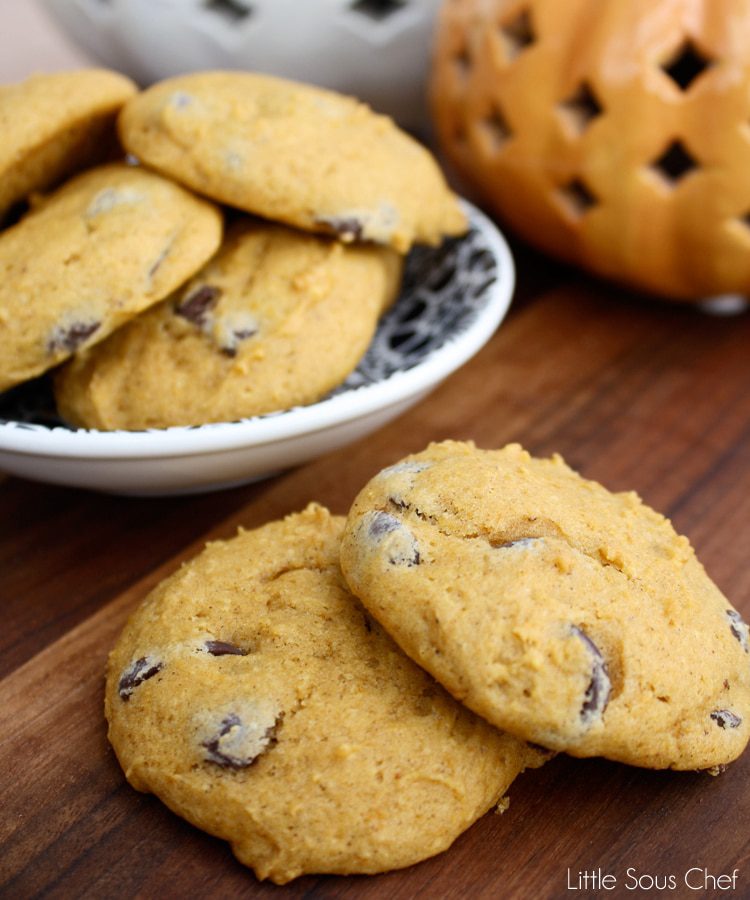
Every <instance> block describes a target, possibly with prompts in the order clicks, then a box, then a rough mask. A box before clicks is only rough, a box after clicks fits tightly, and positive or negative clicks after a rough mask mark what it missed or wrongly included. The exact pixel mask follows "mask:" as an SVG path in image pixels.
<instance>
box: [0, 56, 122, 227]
mask: <svg viewBox="0 0 750 900" xmlns="http://www.w3.org/2000/svg"><path fill="white" fill-rule="evenodd" d="M135 93H136V86H135V85H134V84H133V82H132V81H131V80H130V79H129V78H126V77H125V76H124V75H120V74H118V73H117V72H110V71H109V70H106V69H82V70H80V71H75V72H56V73H54V74H49V75H47V74H45V75H34V76H32V77H31V78H28V79H27V80H26V81H23V82H20V83H19V84H8V85H3V86H2V87H0V133H2V135H3V140H2V144H0V221H1V220H2V219H3V217H4V216H5V214H6V213H7V212H8V210H9V209H10V208H11V207H12V206H13V205H14V204H16V203H18V202H19V201H23V200H25V199H26V197H27V196H28V195H29V194H31V193H32V192H34V191H41V190H47V189H48V188H50V187H53V186H54V185H55V184H56V183H57V182H58V181H60V180H61V179H62V178H64V177H66V176H68V175H70V174H72V173H73V172H74V171H77V170H78V169H82V168H85V167H86V166H89V165H93V164H95V163H97V162H101V161H103V160H104V158H105V157H106V155H107V153H108V152H110V151H112V150H113V149H114V148H115V147H116V143H117V137H116V134H115V117H116V115H117V112H118V111H119V109H120V107H121V106H122V105H123V103H124V102H125V101H126V100H128V99H129V98H130V97H132V96H133V95H134V94H135Z"/></svg>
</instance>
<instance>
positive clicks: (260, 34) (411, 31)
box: [44, 0, 440, 131]
mask: <svg viewBox="0 0 750 900" xmlns="http://www.w3.org/2000/svg"><path fill="white" fill-rule="evenodd" d="M44 3H45V5H46V7H47V9H48V10H49V11H50V12H51V13H52V15H53V16H54V18H55V19H56V20H57V22H58V23H59V24H60V25H62V26H63V28H64V29H65V30H66V31H67V32H68V33H69V34H70V35H71V37H73V38H74V39H75V40H76V41H77V42H78V43H79V44H80V45H81V46H83V47H84V48H85V49H86V50H87V51H88V52H89V53H90V54H91V55H92V56H94V57H95V58H96V59H99V60H101V61H102V62H103V63H104V64H105V65H107V66H111V67H113V68H115V69H120V70H121V71H123V72H126V73H127V74H129V75H131V76H133V77H134V78H135V79H136V81H139V82H141V83H142V84H149V83H150V82H152V81H158V80H160V79H162V78H167V77H168V76H170V75H177V74H180V73H182V72H190V71H195V70H197V69H250V70H252V71H257V72H268V73H270V74H273V75H282V76H286V77H287V78H294V79H296V80H298V81H309V82H311V83H312V84H318V85H321V86H322V87H328V88H333V89H334V90H339V91H343V92H344V93H347V94H354V95H355V96H357V97H359V98H360V99H362V100H364V101H366V102H367V103H369V104H370V105H371V106H373V107H374V108H375V109H377V110H378V111H379V112H384V113H388V114H389V115H392V116H393V117H394V118H395V119H397V120H398V121H399V122H400V123H401V124H402V125H405V126H406V127H410V128H415V129H417V130H422V131H423V130H424V129H425V126H426V123H427V111H426V103H425V97H424V94H425V83H426V78H427V71H428V67H429V57H430V43H431V38H432V30H433V22H434V17H435V13H436V12H437V9H438V7H439V6H440V0H44Z"/></svg>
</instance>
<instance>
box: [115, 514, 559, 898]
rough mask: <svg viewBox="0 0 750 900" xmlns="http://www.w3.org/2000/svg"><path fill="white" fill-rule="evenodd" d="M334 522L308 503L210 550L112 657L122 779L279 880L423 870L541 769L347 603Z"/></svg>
mask: <svg viewBox="0 0 750 900" xmlns="http://www.w3.org/2000/svg"><path fill="white" fill-rule="evenodd" d="M343 524H344V520H343V518H336V517H332V516H330V515H329V514H328V512H327V511H326V510H324V509H323V508H321V507H318V506H315V505H311V506H310V507H308V508H307V509H306V510H305V511H304V512H303V513H300V514H298V515H293V516H289V517H288V518H286V519H284V520H283V521H278V522H273V523H271V524H268V525H266V526H264V527H262V528H259V529H257V530H255V531H250V532H240V534H239V535H238V536H237V537H235V538H233V539H232V540H229V541H225V542H217V543H212V544H209V545H208V547H207V548H206V549H205V550H204V551H203V553H201V554H200V555H199V556H198V557H197V558H196V559H194V560H192V561H191V562H190V563H188V564H187V565H185V566H183V567H182V569H180V570H179V571H178V572H177V573H175V574H174V575H173V576H171V577H170V578H168V579H167V580H166V581H165V582H163V583H162V584H161V585H160V586H159V587H157V588H156V590H154V591H153V592H152V593H151V594H150V596H149V597H148V598H147V599H146V600H145V602H144V603H143V605H142V606H141V608H140V609H139V610H137V611H136V613H135V614H134V615H133V616H132V618H131V619H130V621H129V622H128V624H127V626H126V628H125V630H124V631H123V633H122V635H121V637H120V639H119V641H118V643H117V646H116V647H115V649H114V651H113V652H112V654H111V656H110V660H109V668H108V676H107V688H106V715H107V719H108V720H109V738H110V741H111V742H112V745H113V746H114V749H115V752H116V753H117V756H118V759H119V760H120V763H121V765H122V767H123V769H124V771H125V774H126V776H127V778H128V781H130V783H131V784H132V785H133V786H134V787H136V788H138V789H139V790H142V791H150V792H153V793H154V794H156V795H157V796H158V797H160V798H161V799H162V800H163V801H164V802H165V803H166V804H167V805H168V806H169V807H170V809H172V810H174V811H175V812H177V813H178V814H179V815H181V816H183V817H184V818H186V819H187V820H188V821H190V822H192V823H193V824H195V825H197V826H198V827H200V828H203V829H205V830H206V831H208V832H210V833H212V834H214V835H217V836H219V837H221V838H224V839H225V840H228V841H230V842H231V844H232V848H233V850H234V852H235V854H236V855H237V857H238V858H239V859H240V861H241V862H243V863H245V864H246V865H249V866H251V867H252V868H253V869H254V870H255V872H256V873H257V875H258V876H259V877H260V878H270V879H272V880H273V881H276V882H279V883H284V882H287V881H289V880H290V879H292V878H295V877H296V876H298V875H301V874H303V873H306V872H330V873H356V872H361V873H373V872H380V871H384V870H387V869H392V868H398V867H401V866H407V865H410V864H411V863H414V862H417V861H419V860H421V859H424V858H426V857H428V856H432V855H433V854H435V853H438V852H440V851H441V850H443V849H445V848H446V847H448V846H449V845H450V844H451V843H452V841H453V840H454V839H455V838H456V836H457V835H458V834H459V833H460V832H461V831H463V829H465V828H467V827H468V826H469V825H470V824H471V823H472V822H473V821H474V820H475V819H477V818H478V817H479V816H480V815H482V813H484V812H485V811H486V810H487V809H489V808H490V807H491V806H492V805H493V804H495V803H496V802H497V801H498V798H500V797H501V796H502V794H503V793H504V791H505V790H506V788H507V787H508V785H509V784H510V783H511V782H512V780H513V779H514V778H515V776H516V775H517V774H518V773H519V772H520V771H521V770H522V769H523V768H524V767H525V766H528V765H538V764H540V763H541V761H542V755H541V754H539V753H537V752H536V751H534V750H533V749H531V748H529V747H527V746H526V745H525V744H523V743H521V742H519V741H517V740H516V739H515V738H511V737H509V736H508V735H505V734H502V733H501V732H499V731H497V730H496V729H494V728H492V727H491V726H489V725H488V724H487V723H485V722H484V721H483V720H482V719H480V718H479V717H478V716H475V715H474V714H473V713H471V712H469V710H467V709H465V708H464V707H462V706H461V705H460V704H458V703H456V702H455V701H454V700H452V699H451V697H449V696H448V694H447V693H445V692H444V691H443V689H442V688H440V686H439V685H437V684H436V683H435V682H434V681H433V680H432V678H430V676H429V675H427V673H425V672H423V671H422V670H421V669H420V668H418V667H417V666H416V665H415V664H414V663H413V662H411V660H409V659H408V658H407V657H406V656H404V654H402V653H401V651H400V650H399V649H398V648H397V647H396V645H395V644H394V643H393V642H392V641H391V639H390V638H389V637H388V635H387V634H386V633H385V632H384V631H383V630H382V628H381V627H380V626H379V625H378V624H377V623H376V622H374V621H373V620H372V619H371V618H370V616H369V615H368V614H367V613H366V612H365V611H364V609H363V608H362V607H361V605H360V604H359V603H358V601H357V600H356V599H355V598H354V597H352V595H351V594H350V593H349V591H348V590H347V588H346V585H345V583H344V580H343V577H342V575H341V572H340V570H339V566H338V556H339V540H340V535H341V530H342V527H343Z"/></svg>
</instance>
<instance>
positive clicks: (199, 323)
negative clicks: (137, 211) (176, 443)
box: [56, 220, 401, 429]
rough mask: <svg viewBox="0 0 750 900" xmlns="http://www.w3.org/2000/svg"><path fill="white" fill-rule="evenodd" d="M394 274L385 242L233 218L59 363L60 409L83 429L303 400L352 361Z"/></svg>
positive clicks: (226, 415) (211, 415) (175, 420)
mask: <svg viewBox="0 0 750 900" xmlns="http://www.w3.org/2000/svg"><path fill="white" fill-rule="evenodd" d="M400 273H401V257H400V256H399V255H398V254H397V253H395V252H394V251H393V250H390V249H388V248H385V247H374V246H351V247H350V246H346V245H344V244H341V243H340V242H338V241H334V240H331V239H329V238H323V237H319V236H317V235H311V234H305V233H303V232H299V231H294V230H292V229H290V228H286V227H284V226H280V225H271V224H268V223H264V222H260V221H254V220H245V221H243V222H237V223H236V224H235V225H234V226H233V228H232V229H231V231H230V232H229V233H228V235H227V238H226V240H225V242H224V244H223V246H222V248H221V250H220V251H219V253H218V254H217V255H216V256H215V257H214V258H213V259H212V260H211V261H210V262H209V263H208V264H207V265H206V266H205V267H204V268H203V270H202V271H201V272H199V273H198V275H196V276H195V277H194V278H193V279H192V280H191V281H190V283H189V284H188V285H186V286H185V287H184V288H182V289H180V291H179V292H178V293H177V294H176V295H175V296H174V297H172V298H171V299H170V300H167V301H165V302H164V303H162V304H160V305H159V306H158V307H156V308H154V309H152V310H149V312H148V313H146V314H145V315H143V316H139V317H138V318H136V319H134V320H133V321H132V322H130V323H129V324H128V325H127V326H125V327H124V328H122V329H120V330H119V331H118V332H117V333H116V334H113V335H112V336H111V337H110V338H109V339H108V340H106V341H104V342H103V343H101V344H98V345H97V346H96V347H93V348H91V349H90V350H88V351H84V352H82V353H79V354H76V356H75V357H74V359H73V360H71V361H70V363H68V365H67V366H65V367H64V368H63V369H62V370H61V371H60V373H59V375H58V377H57V379H56V395H57V403H58V407H59V409H60V412H61V414H62V416H63V417H64V418H65V419H67V420H68V421H69V422H71V423H73V424H76V425H83V426H85V427H87V428H102V429H115V428H120V429H139V428H157V427H167V426H170V425H199V424H202V423H204V422H221V421H232V420H235V419H239V418H242V417H245V416H253V415H258V414H260V413H265V412H270V411H272V410H278V409H286V408H289V407H291V406H295V405H300V404H305V403H311V402H313V401H315V400H318V399H319V398H320V397H322V396H323V395H324V394H326V393H327V392H328V391H329V390H331V389H332V388H333V387H335V386H336V385H338V384H340V383H341V382H342V381H343V380H344V379H345V378H346V376H347V375H348V374H349V373H350V372H351V371H352V370H353V369H354V368H355V367H356V365H357V363H358V362H359V360H360V358H361V356H362V355H363V353H364V352H365V350H366V349H367V346H368V344H369V343H370V340H371V339H372V335H373V333H374V331H375V326H376V324H377V320H378V317H379V316H380V314H381V312H382V311H383V310H384V309H385V308H386V307H387V306H388V305H389V304H390V303H391V301H392V300H393V298H394V296H395V294H396V291H397V289H398V283H399V276H400Z"/></svg>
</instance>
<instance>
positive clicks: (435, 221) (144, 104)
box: [119, 72, 467, 252]
mask: <svg viewBox="0 0 750 900" xmlns="http://www.w3.org/2000/svg"><path fill="white" fill-rule="evenodd" d="M119 132H120V137H121V140H122V142H123V144H124V146H125V147H126V148H127V150H128V151H129V152H130V153H132V154H134V155H135V156H137V157H138V158H139V159H140V160H141V161H142V162H143V163H144V164H146V165H148V166H151V167H153V168H155V169H157V170H158V171H160V172H162V173H164V174H166V175H168V176H169V177H171V178H174V179H176V180H177V181H180V182H182V183H183V184H185V185H187V186H188V187H190V188H192V189H193V190H195V191H198V192H199V193H201V194H205V195H206V196H208V197H211V198H213V199H215V200H219V201H221V202H223V203H226V204H228V205H230V206H235V207H238V208H240V209H243V210H245V211H247V212H250V213H255V214H257V215H261V216H264V217H265V218H268V219H272V220H275V221H281V222H285V223H287V224H288V225H293V226H296V227H297V228H302V229H306V230H310V231H316V232H322V233H325V234H333V235H336V236H337V237H339V238H340V239H341V240H344V241H352V240H367V241H375V242H377V243H380V244H388V245H390V246H392V247H394V248H395V249H396V250H399V251H402V252H405V251H406V250H408V249H409V248H410V247H411V245H412V244H413V243H415V242H417V243H427V244H437V243H439V242H440V240H441V239H442V238H443V237H444V236H446V235H457V234H462V233H464V232H465V231H466V227H467V225H466V218H465V216H464V214H463V212H462V211H461V208H460V206H459V203H458V200H457V198H456V197H455V196H454V195H453V193H452V192H451V191H450V190H449V188H448V186H447V184H446V181H445V179H444V178H443V175H442V173H441V171H440V168H439V167H438V165H437V163H436V162H435V160H434V158H433V157H432V155H431V154H430V153H429V151H428V150H426V149H425V148H424V147H423V146H422V145H421V144H419V143H417V142H416V141H415V140H413V139H412V138H411V137H409V135H407V134H406V133H405V132H403V131H401V130H400V129H399V128H397V127H396V125H395V124H394V123H393V121H392V120H391V119H389V118H387V117H386V116H380V115H377V114H375V113H374V112H372V111H371V110H370V109H369V108H368V107H367V106H365V105H364V104H362V103H359V102H358V101H357V100H355V99H353V98H351V97H345V96H343V95H341V94H337V93H334V92H332V91H327V90H323V89H321V88H316V87H312V86H310V85H305V84H298V83H296V82H292V81H286V80H284V79H280V78H273V77H271V76H267V75H258V74H254V73H248V72H199V73H196V74H192V75H184V76H179V77H177V78H171V79H168V80H166V81H162V82H160V83H158V84H156V85H154V86H153V87H150V88H149V89H148V90H146V91H144V92H143V93H141V94H139V95H138V96H136V97H134V98H133V99H132V100H131V101H129V102H128V103H127V104H126V106H125V107H124V108H123V110H122V112H121V114H120V118H119Z"/></svg>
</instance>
